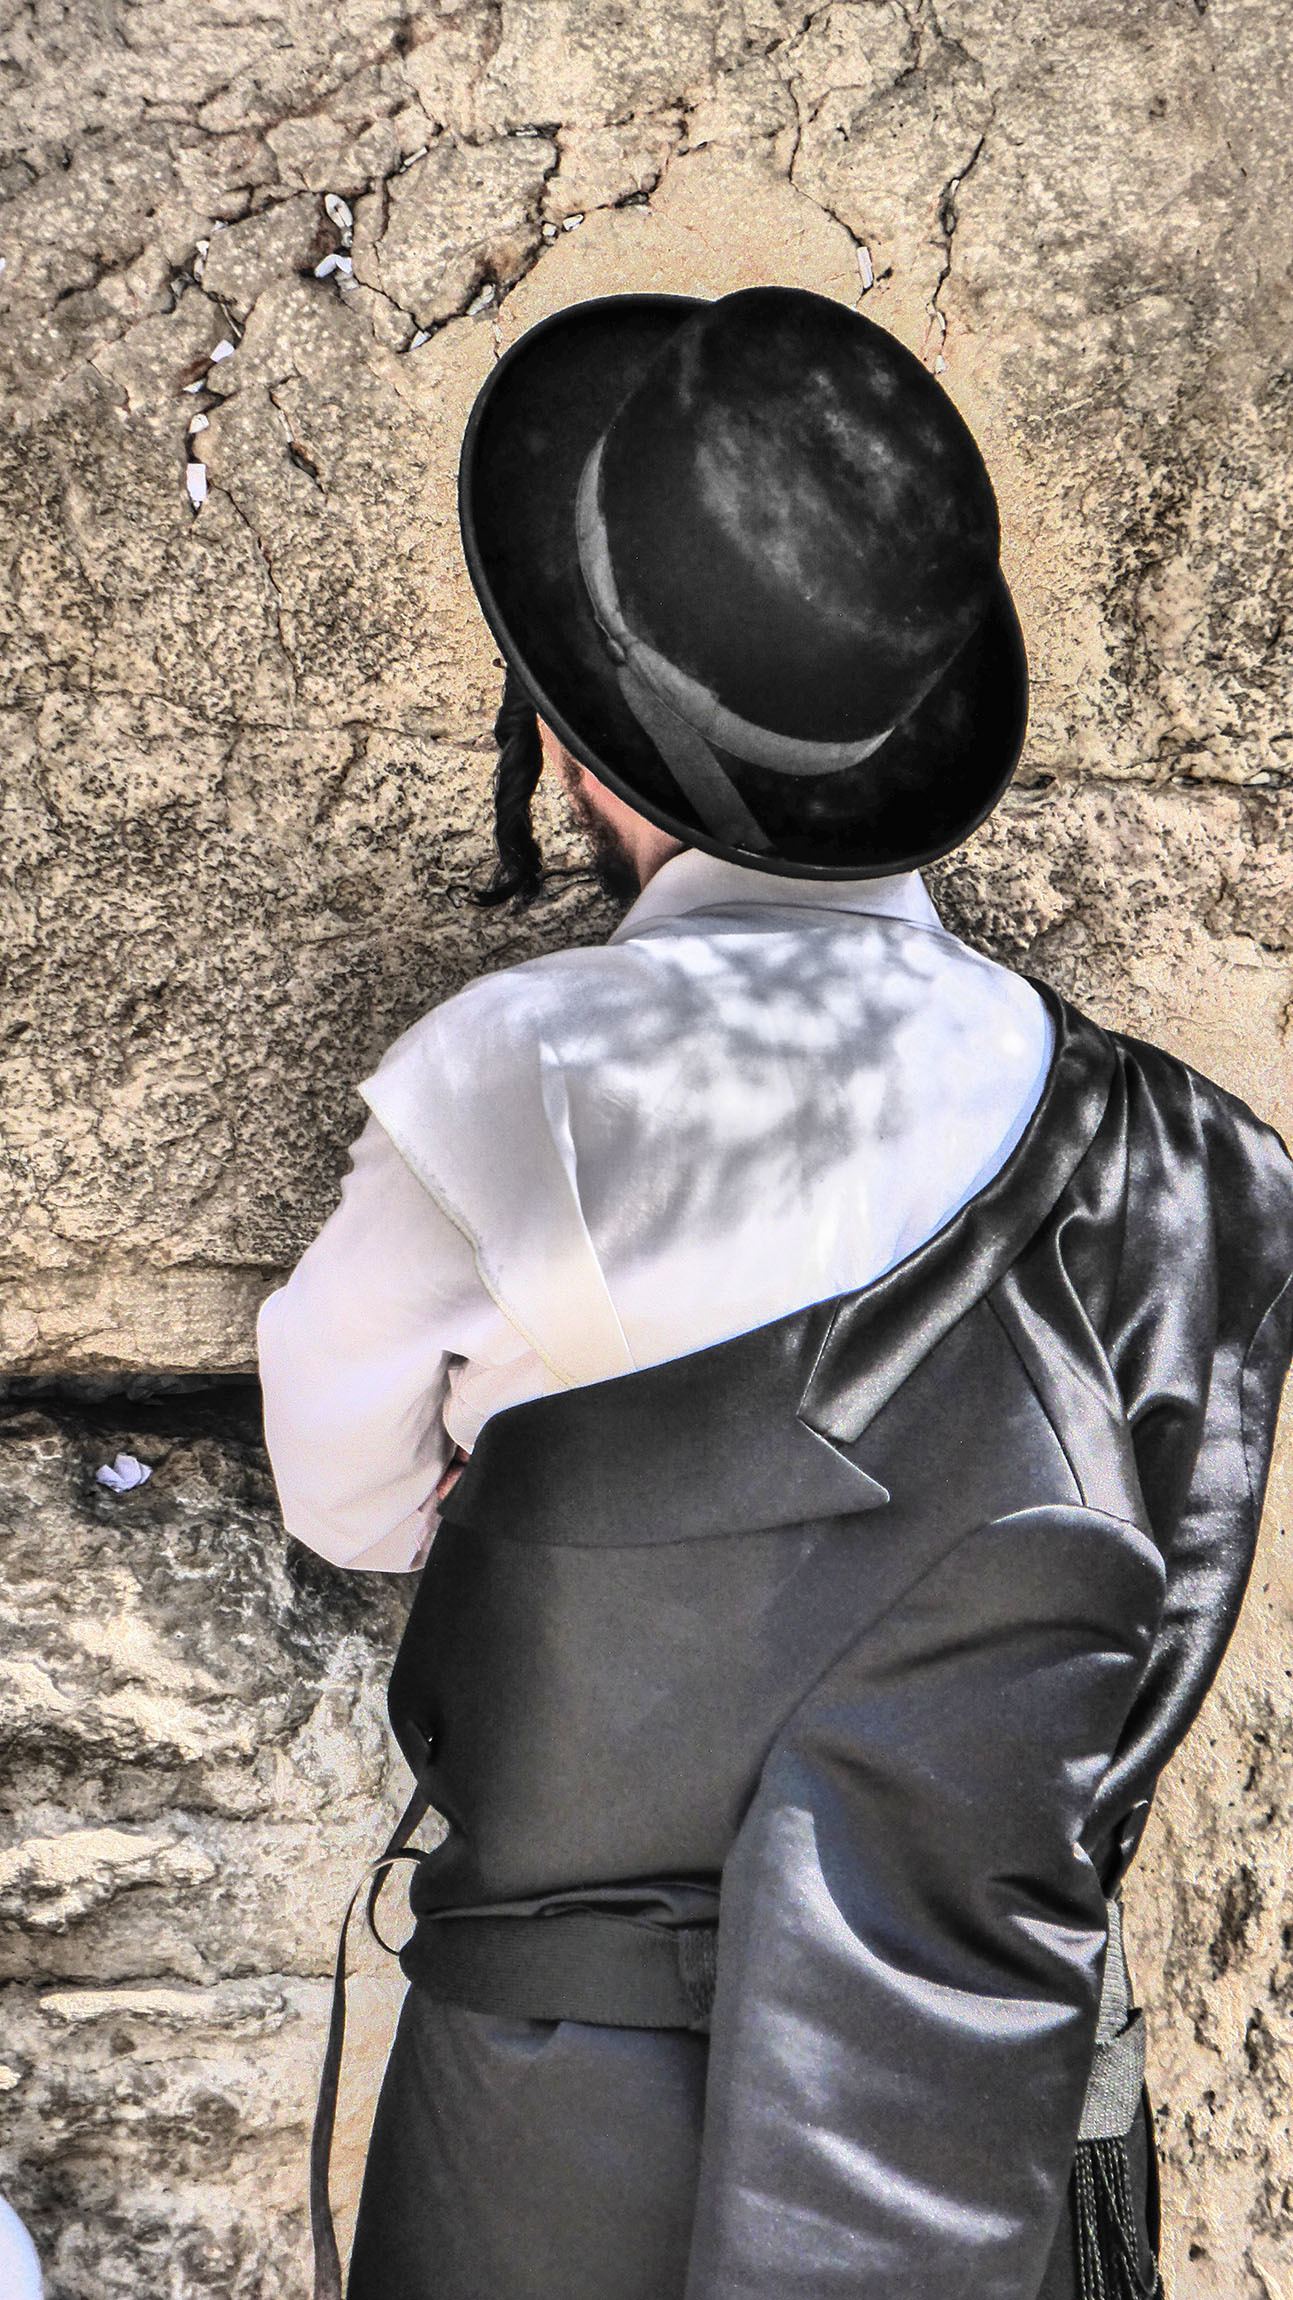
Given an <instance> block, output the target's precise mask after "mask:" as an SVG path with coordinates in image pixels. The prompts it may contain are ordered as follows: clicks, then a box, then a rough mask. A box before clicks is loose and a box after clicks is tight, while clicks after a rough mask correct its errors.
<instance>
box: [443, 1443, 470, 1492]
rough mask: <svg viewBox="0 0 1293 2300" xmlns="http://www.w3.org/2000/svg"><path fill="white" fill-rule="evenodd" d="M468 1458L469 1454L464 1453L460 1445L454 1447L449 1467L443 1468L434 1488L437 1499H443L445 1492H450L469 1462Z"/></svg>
mask: <svg viewBox="0 0 1293 2300" xmlns="http://www.w3.org/2000/svg"><path fill="white" fill-rule="evenodd" d="M470 1459H471V1455H470V1454H469V1453H466V1452H465V1451H464V1450H463V1448H462V1446H460V1445H459V1446H455V1447H454V1449H453V1457H452V1459H451V1461H450V1463H449V1467H448V1468H447V1469H446V1470H445V1472H444V1474H443V1476H442V1477H441V1478H440V1481H439V1483H438V1484H437V1486H436V1489H435V1498H436V1500H437V1501H443V1500H444V1498H445V1495H446V1494H448V1493H452V1491H453V1489H454V1487H455V1485H456V1484H457V1483H458V1480H459V1478H460V1477H461V1476H462V1473H463V1469H464V1467H465V1465H466V1463H467V1462H469V1461H470Z"/></svg>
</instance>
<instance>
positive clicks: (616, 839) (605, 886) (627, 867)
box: [561, 760, 642, 905]
mask: <svg viewBox="0 0 1293 2300" xmlns="http://www.w3.org/2000/svg"><path fill="white" fill-rule="evenodd" d="M561 772H562V777H563V780H564V782H565V786H566V790H567V792H568V794H569V797H570V804H571V807H572V809H573V811H574V814H575V818H576V820H577V822H578V824H579V827H580V829H581V831H582V832H583V834H584V837H585V838H586V839H587V841H588V844H589V846H590V847H591V848H592V852H593V877H594V878H595V880H596V881H597V884H598V886H599V887H600V889H601V891H602V893H603V894H604V895H605V896H606V898H607V900H608V901H609V902H614V903H619V904H621V905H627V904H629V903H631V902H635V901H636V899H637V897H638V895H639V894H640V893H641V892H642V889H641V887H640V886H639V884H638V874H637V869H636V866H635V864H634V862H633V858H632V856H631V855H630V853H629V851H628V849H627V847H626V846H625V845H624V843H623V841H622V839H621V838H620V835H619V832H618V831H617V830H615V829H614V828H613V827H612V825H611V824H610V823H608V822H607V821H606V819H605V817H604V816H603V815H599V814H595V813H594V812H593V809H592V807H591V806H590V805H589V803H588V800H587V797H586V796H585V794H584V792H583V791H582V790H581V789H580V787H579V784H578V782H577V781H576V779H575V774H576V770H575V768H574V767H573V766H567V765H566V763H565V761H564V760H563V761H562V767H561Z"/></svg>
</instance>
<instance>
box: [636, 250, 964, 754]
mask: <svg viewBox="0 0 1293 2300" xmlns="http://www.w3.org/2000/svg"><path fill="white" fill-rule="evenodd" d="M600 501H601V511H602V516H603V518H604V520H605V525H606V533H607V542H608V547H609V551H610V555H611V560H612V562H613V565H614V570H615V581H616V585H617V589H618V592H619V598H620V603H621V606H622V609H623V612H624V615H625V618H626V620H627V622H628V623H629V624H630V625H631V626H632V627H633V628H634V630H635V631H636V632H637V634H638V636H639V637H640V638H641V639H643V640H644V641H645V642H646V643H648V644H649V645H650V646H651V647H653V648H655V649H656V650H657V651H658V653H659V654H660V655H662V656H664V657H665V658H667V659H668V660H669V661H670V662H672V663H674V664H676V665H677V667H678V668H679V669H680V670H681V671H683V672H684V673H685V674H687V676H689V677H691V678H693V679H696V680H698V681H699V682H701V683H702V684H703V685H704V686H705V687H706V688H707V689H709V690H710V691H711V692H712V693H713V694H714V695H715V696H716V697H717V699H718V700H719V702H721V704H722V705H723V706H724V707H725V708H726V709H728V710H730V711H732V712H734V713H736V714H737V715H738V716H740V717H741V718H744V719H748V720H751V721H753V722H755V723H756V724H757V725H760V726H763V727H767V728H768V729H770V730H773V731H775V732H784V733H786V734H794V735H799V736H802V737H807V738H809V739H816V740H821V741H827V742H830V741H847V740H851V739H857V740H859V741H864V740H866V739H868V738H869V737H871V736H872V735H874V734H876V733H878V732H879V731H880V730H882V729H884V728H886V727H888V726H890V725H892V724H893V723H894V722H895V720H897V719H899V718H901V717H902V716H903V714H904V713H905V712H906V711H907V710H909V709H910V708H911V707H912V705H913V704H914V703H916V702H917V701H918V700H919V698H920V696H921V694H923V693H924V691H925V690H926V689H927V688H928V686H929V685H930V684H931V682H932V681H933V680H934V679H935V678H936V677H937V675H938V673H939V672H940V671H941V670H942V669H943V667H944V666H945V665H946V664H947V663H948V662H950V660H951V659H952V657H953V656H954V655H955V654H956V652H957V651H958V649H959V648H960V647H961V645H962V644H963V643H964V641H965V640H966V638H967V637H968V635H969V634H970V632H971V631H972V630H973V629H974V628H975V627H976V625H977V624H978V623H979V622H980V620H981V618H982V616H983V614H984V612H985V609H986V606H987V603H988V600H989V597H990V594H991V588H992V585H993V581H994V578H995V575H996V569H997V556H998V548H999V521H998V514H997V504H996V498H995V495H994V493H993V489H992V483H991V480H990V478H989V476H988V473H987V470H986V467H985V465H984V462H983V459H982V456H981V455H980V453H979V449H978V446H977V444H976V442H975V439H974V436H973V434H972V432H971V431H970V429H969V427H968V425H967V424H966V423H965V422H964V420H963V418H962V417H961V416H960V414H959V413H958V411H957V409H956V408H955V406H954V405H953V403H952V401H951V399H950V398H949V396H948V395H947V393H946V392H945V391H944V390H943V388H942V387H941V385H939V384H938V383H937V382H936V380H935V379H934V377H933V376H932V375H930V374H929V372H928V370H927V369H926V368H924V367H923V366H922V364H921V362H920V361H919V360H918V359H917V358H916V357H915V355H914V354H913V353H912V352H910V351H908V350H907V348H906V346H905V345H903V344H901V343H899V342H898V340H897V338H896V337H894V336H892V335H890V334H889V333H888V331H887V330H886V329H884V328H881V327H879V326H877V325H876V324H875V323H874V322H873V321H871V320H869V319H867V318H866V317H865V316H864V315H863V314H862V313H860V312H856V311H853V310H851V309H850V308H849V307H848V306H847V305H844V304H841V303H838V302H836V301H835V300H834V299H832V298H830V297H827V296H820V295H816V294H814V293H812V292H811V291H809V290H807V289H801V288H781V287H762V288H748V289H743V290H740V291H738V292H737V293H736V294H733V295H729V296H723V297H720V298H718V299H717V300H716V301H714V302H713V303H709V304H706V305H705V306H703V307H702V308H701V309H700V310H699V311H698V312H697V313H696V314H695V315H694V316H693V317H692V318H690V319H688V320H687V321H685V322H684V323H683V324H682V325H680V326H679V327H678V328H677V329H676V331H675V332H674V334H673V336H672V338H671V339H670V341H668V342H667V343H666V344H665V345H664V347H663V348H662V349H661V350H660V351H659V352H658V353H657V355H656V357H655V358H654V359H653V360H652V361H651V362H650V363H649V365H648V366H647V367H646V368H645V369H644V371H643V372H642V374H641V375H640V376H639V378H638V381H637V383H636V384H635V386H634V387H633V389H632V390H631V391H630V392H629V393H628V394H627V396H626V397H625V399H624V400H623V401H622V403H621V404H620V406H619V408H618V409H617V410H616V412H615V414H614V416H613V417H612V419H611V421H610V423H609V425H608V426H607V429H606V433H605V437H604V441H603V443H602V456H601V469H600Z"/></svg>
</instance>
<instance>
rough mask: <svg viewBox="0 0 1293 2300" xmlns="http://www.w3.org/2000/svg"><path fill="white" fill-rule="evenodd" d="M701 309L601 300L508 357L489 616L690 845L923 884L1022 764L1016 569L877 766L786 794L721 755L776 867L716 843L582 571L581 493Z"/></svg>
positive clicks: (474, 566) (488, 556)
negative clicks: (611, 427) (678, 333)
mask: <svg viewBox="0 0 1293 2300" xmlns="http://www.w3.org/2000/svg"><path fill="white" fill-rule="evenodd" d="M702 308H703V305H702V303H701V301H700V299H698V298H696V297H694V296H681V295H615V296H595V297H591V298H589V299H588V300H586V301H584V302H581V303H576V304H570V305H568V306H566V307H565V308H564V309H563V310H561V311H557V312H553V313H551V314H550V315H549V316H548V317H547V318H546V319H543V320H540V321H538V322H537V323H536V324H535V326H533V327H532V328H529V329H528V330H527V331H526V333H525V334H524V335H522V336H520V337H519V338H518V339H517V341H516V342H515V343H514V344H512V345H510V346H509V348H508V350H507V351H506V352H505V353H504V354H503V356H502V358H501V359H500V360H499V361H498V363H497V365H496V366H495V367H494V368H493V370H492V371H491V373H490V375H489V377H488V378H487V380H486V382H485V383H484V384H483V385H482V387H481V390H480V391H479V393H478V394H477V397H476V401H475V404H474V406H473V408H472V411H471V415H470V417H469V419H468V423H467V428H466V431H465V433H464V435H463V443H462V452H461V456H460V459H459V467H458V516H459V523H460V526H461V531H462V542H463V551H464V555H465V557H466V561H467V568H468V572H469V574H470V576H471V580H472V584H473V586H474V589H475V591H476V596H477V598H478V600H479V602H480V606H481V611H482V613H483V614H484V617H485V620H486V622H487V623H488V625H489V628H490V630H491V631H492V632H493V634H494V637H495V639H496V640H497V641H498V644H499V646H500V648H501V649H502V651H503V654H504V656H505V657H506V658H507V659H508V661H509V662H510V663H512V664H513V666H514V667H515V669H516V671H517V673H518V674H519V676H520V678H521V679H522V680H523V682H524V684H525V686H526V687H527V688H528V690H529V692H530V694H531V695H532V696H533V698H534V702H535V705H536V708H537V709H538V711H539V714H540V716H541V717H542V718H543V719H545V720H546V721H547V723H548V725H549V726H550V727H551V728H552V730H553V733H554V734H555V735H556V736H557V737H558V739H559V740H560V741H561V742H562V743H564V744H565V746H566V748H567V749H568V750H569V751H570V752H571V753H572V754H573V756H574V757H575V758H577V759H579V760H581V761H582V762H583V764H584V765H585V766H586V767H588V768H589V769H590V771H591V772H592V773H593V774H594V775H595V776H596V777H597V778H598V780H599V781H600V782H603V783H605V784H606V785H607V787H608V788H609V789H611V790H613V791H615V792H616V793H617V794H618V795H619V796H620V797H621V798H622V799H624V800H626V801H627V803H628V804H629V805H630V806H632V807H635V808H636V809H637V810H638V811H639V813H641V814H644V815H645V816H647V818H648V819H649V820H650V821H651V822H654V823H656V824H658V825H659V826H660V828H661V829H662V830H665V831H668V832H671V833H672V834H673V836H674V837H676V838H679V839H682V840H684V841H685V842H686V843H687V844H688V845H689V846H696V847H701V848H703V849H704V850H705V851H706V852H708V853H710V854H715V855H722V856H725V857H726V858H727V859H729V860H731V861H737V862H741V863H744V864H746V865H748V866H749V867H750V868H751V869H755V870H770V871H776V872H780V873H783V874H785V875H788V876H794V877H801V878H862V877H873V876H882V875H885V874H887V873H890V872H893V871H900V870H912V869H918V868H919V867H920V866H921V865H922V864H924V863H928V862H933V861H935V860H936V859H937V857H938V856H939V855H943V854H946V853H948V852H949V850H950V849H951V848H953V847H955V846H958V845H959V844H960V843H961V841H962V840H963V839H965V838H967V837H968V836H969V834H970V832H971V831H972V830H974V829H975V828H976V827H977V825H978V824H979V823H981V822H982V821H983V820H984V818H985V816H986V815H988V814H989V813H990V812H991V810H992V808H993V807H994V806H995V805H996V803H997V801H998V799H999V798H1000V797H1001V794H1002V792H1003V791H1004V790H1005V788H1006V785H1007V783H1008V782H1009V781H1010V778H1011V775H1012V774H1013V773H1014V770H1015V767H1016V765H1017V763H1018V760H1019V755H1020V752H1021V750H1022V748H1023V741H1024V733H1025V729H1026V726H1027V718H1028V666H1027V658H1026V655H1025V651H1024V642H1023V634H1022V632H1021V630H1020V627H1019V619H1018V616H1017V614H1016V611H1015V606H1014V601H1013V599H1012V598H1011V595H1010V591H1009V588H1008V586H1007V584H1006V580H1005V577H1004V575H1002V574H1001V573H1000V571H998V574H997V577H996V581H995V584H994V589H993V594H992V597H991V601H990V605H989V608H988V612H987V614H986V615H985V617H984V619H983V621H982V622H981V623H980V624H979V626H978V628H977V629H976V630H975V631H974V633H973V634H972V635H971V637H970V639H969V640H967V642H966V644H965V645H964V646H963V647H962V648H961V649H960V651H959V653H958V654H957V655H956V657H955V658H954V660H953V661H952V663H951V664H950V665H949V666H948V668H947V669H946V670H945V671H944V672H943V673H942V674H941V676H940V677H939V679H938V680H937V682H936V684H935V685H934V686H933V687H932V688H931V689H930V691H929V693H928V694H927V695H926V696H925V698H924V699H923V701H922V702H921V703H920V704H919V705H918V706H917V708H916V710H915V711H913V712H912V713H911V714H910V716H909V717H908V718H907V719H905V720H904V721H903V722H902V724H901V726H900V727H898V728H897V729H895V731H894V733H893V734H892V735H890V736H889V737H888V738H887V739H886V741H885V742H884V743H882V744H881V745H880V747H879V749H878V750H876V751H874V752H872V754H871V756H870V757H869V758H868V759H867V760H866V761H865V762H864V763H863V764H862V765H859V766H858V767H855V768H846V769H844V770H842V771H840V772H838V773H836V774H833V775H813V776H795V777H793V778H786V777H777V776H774V775H772V774H770V773H768V772H767V771H766V770H762V769H759V768H755V767H751V766H749V765H747V764H746V763H745V762H743V761H741V760H739V759H734V758H729V757H728V756H727V754H724V753H719V756H720V757H721V758H722V759H723V760H724V763H725V764H726V765H727V766H728V767H729V771H730V772H731V774H732V776H733V779H734V780H735V781H736V782H737V784H738V786H739V788H740V789H741V791H742V793H743V795H744V796H745V797H746V798H747V800H748V803H749V805H750V806H751V808H752V809H753V811H754V813H755V815H756V817H757V818H758V819H759V821H760V822H762V823H763V824H764V826H765V828H766V829H767V830H768V832H769V835H770V836H772V837H773V838H774V840H775V842H776V851H775V852H773V853H767V852H762V851H754V850H746V849H744V848H741V847H738V846H734V845H731V844H728V843H726V842H724V841H723V840H721V839H719V838H716V837H715V836H714V835H713V834H712V833H711V832H710V831H708V830H707V829H706V828H705V826H704V825H703V824H702V823H701V822H700V821H699V819H698V818H697V816H696V814H695V812H694V810H693V809H692V807H691V805H690V803H689V801H688V800H687V798H686V796H685V795H684V793H683V792H682V791H681V790H680V788H679V786H678V784H677V783H676V781H675V780H674V777H673V775H672V774H671V772H670V770H669V768H668V766H667V765H666V764H665V761H664V759H663V758H662V757H661V755H660V753H659V751H658V750H657V749H656V747H655V744H654V743H653V742H652V740H651V738H650V736H649V735H648V734H647V733H646V732H645V730H644V729H643V728H642V727H641V726H640V725H639V723H638V721H637V720H636V719H635V718H634V716H633V714H632V712H631V711H630V710H629V708H628V706H627V704H626V703H625V701H624V698H623V696H622V694H621V692H620V688H619V684H618V681H617V679H616V676H615V669H614V665H613V664H612V662H611V660H610V657H609V656H608V654H607V652H606V647H605V642H604V640H603V638H602V635H601V632H600V630H599V628H598V625H597V623H596V621H595V620H594V617H593V613H592V609H591V606H590V604H589V600H588V595H587V592H586V590H585V587H584V580H583V576H582V574H581V572H580V566H579V557H578V551H577V546H576V538H575V496H576V491H577V488H578V484H579V477H580V473H581V471H582V470H583V466H584V462H585V460H586V458H587V456H588V454H589V452H590V450H591V448H592V447H593V445H594V443H595V442H596V440H597V439H598V438H599V437H600V436H601V434H602V432H603V431H604V430H605V428H606V426H607V424H608V423H609V422H610V420H611V417H612V416H613V415H614V413H615V411H616V409H617V408H618V407H619V405H620V403H621V402H622V400H623V399H624V398H625V396H626V394H627V393H628V392H629V391H630V390H631V389H632V388H633V386H634V384H635V383H636V382H637V381H638V379H639V377H640V375H641V373H642V371H643V369H644V368H645V367H646V366H647V365H648V364H649V363H650V361H651V360H652V359H653V358H654V357H655V355H656V353H657V352H659V351H660V350H661V349H662V348H663V347H664V345H665V344H666V343H667V342H668V341H669V339H670V337H671V336H672V334H673V332H674V330H675V329H676V328H677V327H679V326H680V325H681V324H682V322H683V321H685V320H686V319H688V318H689V317H690V316H691V314H692V313H694V312H696V311H699V310H701V309H702ZM682 548H685V545H684V544H683V543H682V542H681V540H680V549H682Z"/></svg>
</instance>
